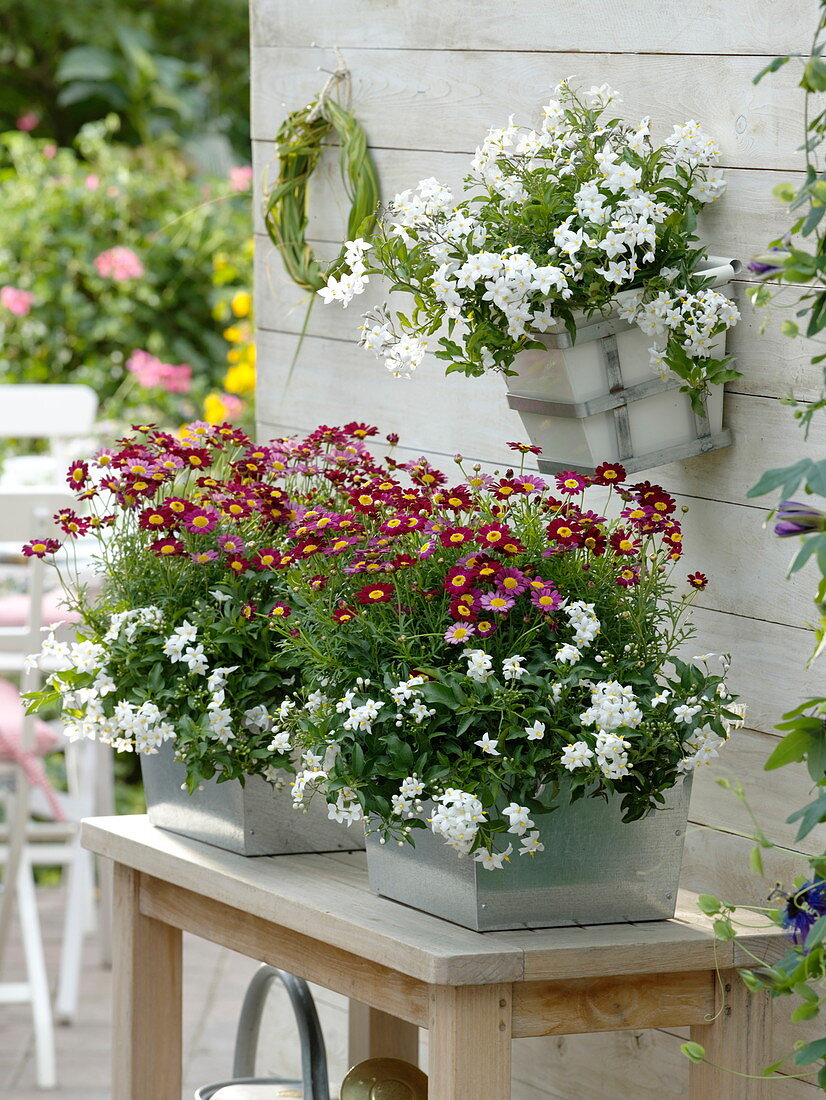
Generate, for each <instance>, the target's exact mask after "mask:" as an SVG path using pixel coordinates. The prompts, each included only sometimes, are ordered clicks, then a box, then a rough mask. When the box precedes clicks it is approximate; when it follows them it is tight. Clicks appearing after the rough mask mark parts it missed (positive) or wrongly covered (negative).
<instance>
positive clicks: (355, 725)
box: [343, 699, 384, 733]
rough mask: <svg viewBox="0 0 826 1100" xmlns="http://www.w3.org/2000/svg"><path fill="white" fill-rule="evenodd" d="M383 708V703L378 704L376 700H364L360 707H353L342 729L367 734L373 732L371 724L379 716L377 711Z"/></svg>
mask: <svg viewBox="0 0 826 1100" xmlns="http://www.w3.org/2000/svg"><path fill="white" fill-rule="evenodd" d="M383 706H384V703H381V702H379V701H378V700H377V699H366V700H365V701H364V702H363V703H362V704H361V705H360V706H358V707H353V708H352V709H351V710H350V711H349V712H348V715H347V717H346V718H345V720H344V723H343V725H344V729H346V730H365V731H366V732H367V733H372V732H373V723H374V722H375V720H376V719H377V718H378V716H379V711H380V710H381V709H382V707H383Z"/></svg>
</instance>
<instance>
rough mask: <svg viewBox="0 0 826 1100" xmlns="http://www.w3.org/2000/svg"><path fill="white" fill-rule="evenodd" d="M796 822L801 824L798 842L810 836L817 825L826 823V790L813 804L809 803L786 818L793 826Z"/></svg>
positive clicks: (820, 792) (822, 791)
mask: <svg viewBox="0 0 826 1100" xmlns="http://www.w3.org/2000/svg"><path fill="white" fill-rule="evenodd" d="M795 821H799V822H800V826H799V828H798V830H797V837H796V838H795V839H796V840H802V839H803V838H804V837H805V836H808V835H809V833H810V832H811V831H812V829H814V827H815V826H816V825H820V824H821V822H823V821H826V790H820V791H819V792H818V795H817V798H816V799H815V800H814V801H813V802H809V803H807V805H805V806H802V807H801V808H800V809H799V810H795V812H794V813H793V814H790V815H789V816H788V817H787V818H786V822H787V824H789V825H793V824H794V823H795Z"/></svg>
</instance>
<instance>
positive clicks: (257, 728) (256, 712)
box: [209, 676, 272, 733]
mask: <svg viewBox="0 0 826 1100" xmlns="http://www.w3.org/2000/svg"><path fill="white" fill-rule="evenodd" d="M209 679H210V680H211V679H212V677H211V676H210V678H209ZM221 696H222V701H223V692H221ZM271 724H272V719H271V718H270V714H269V711H268V710H267V708H266V707H265V706H263V704H261V703H259V704H258V705H257V706H255V707H250V708H249V709H248V710H245V711H244V725H245V726H246V727H247V729H248V730H252V731H253V732H254V733H259V732H263V731H264V730H268V729H269V728H270V725H271Z"/></svg>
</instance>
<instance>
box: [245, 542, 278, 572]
mask: <svg viewBox="0 0 826 1100" xmlns="http://www.w3.org/2000/svg"><path fill="white" fill-rule="evenodd" d="M279 563H280V555H279V552H278V551H277V550H276V549H275V548H274V547H272V546H268V547H267V548H266V549H265V550H259V551H258V552H257V553H255V554H253V556H252V564H253V566H254V567H255V568H256V569H258V570H260V571H263V570H265V569H276V568H278V565H279Z"/></svg>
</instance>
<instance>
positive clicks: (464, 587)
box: [443, 566, 476, 593]
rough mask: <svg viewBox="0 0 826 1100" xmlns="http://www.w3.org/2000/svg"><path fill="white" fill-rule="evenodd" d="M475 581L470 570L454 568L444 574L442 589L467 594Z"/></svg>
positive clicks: (459, 567)
mask: <svg viewBox="0 0 826 1100" xmlns="http://www.w3.org/2000/svg"><path fill="white" fill-rule="evenodd" d="M475 579H476V578H475V576H474V573H473V570H472V569H463V568H462V567H461V566H454V567H453V568H452V569H449V570H448V571H447V573H446V574H445V579H444V585H443V587H444V588H445V590H446V591H448V592H454V593H462V592H469V591H470V589H471V588H472V587H473V582H474V580H475Z"/></svg>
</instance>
